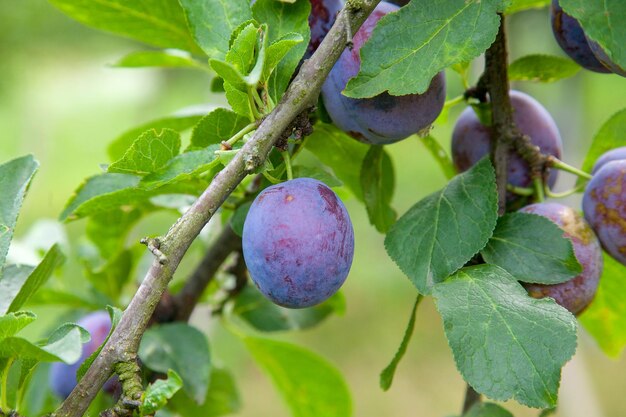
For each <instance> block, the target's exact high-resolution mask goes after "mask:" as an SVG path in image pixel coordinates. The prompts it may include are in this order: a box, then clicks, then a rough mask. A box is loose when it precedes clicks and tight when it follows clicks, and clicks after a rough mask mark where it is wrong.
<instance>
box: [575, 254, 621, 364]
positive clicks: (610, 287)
mask: <svg viewBox="0 0 626 417" xmlns="http://www.w3.org/2000/svg"><path fill="white" fill-rule="evenodd" d="M625 293H626V267H624V266H623V265H622V264H620V263H619V262H617V261H616V260H615V259H613V258H612V257H610V256H608V255H607V254H605V255H604V270H603V272H602V277H601V278H600V286H599V287H598V292H597V293H596V296H595V298H594V300H593V303H591V305H590V306H589V307H588V308H587V309H586V310H585V311H584V312H583V314H582V315H581V316H580V321H581V323H582V325H583V326H584V327H585V329H586V330H587V331H588V332H589V333H590V334H591V335H592V336H593V338H594V339H596V342H597V343H598V345H600V348H602V350H603V351H604V352H605V353H606V354H607V355H609V356H611V357H614V358H617V357H619V355H620V354H621V353H622V351H623V350H624V347H626V303H624V294H625Z"/></svg>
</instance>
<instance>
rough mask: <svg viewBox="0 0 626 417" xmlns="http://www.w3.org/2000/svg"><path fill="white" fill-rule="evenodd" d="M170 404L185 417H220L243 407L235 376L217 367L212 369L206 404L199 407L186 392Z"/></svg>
mask: <svg viewBox="0 0 626 417" xmlns="http://www.w3.org/2000/svg"><path fill="white" fill-rule="evenodd" d="M170 404H171V405H172V408H174V409H175V410H176V411H177V412H178V413H180V414H181V415H182V416H185V417H193V416H202V417H218V416H223V415H226V414H233V413H236V412H237V411H238V410H239V408H240V407H241V402H240V400H239V393H238V392H237V387H236V386H235V380H234V378H233V376H232V375H231V374H230V372H228V371H225V370H223V369H219V368H215V367H213V369H211V383H210V384H209V390H208V392H207V394H206V400H205V401H204V404H202V405H198V404H197V403H196V402H195V401H194V400H192V399H191V398H189V396H187V394H185V392H184V391H179V392H178V393H177V394H176V395H175V396H174V398H172V400H171V401H170Z"/></svg>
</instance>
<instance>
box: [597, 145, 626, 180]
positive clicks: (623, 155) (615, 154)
mask: <svg viewBox="0 0 626 417" xmlns="http://www.w3.org/2000/svg"><path fill="white" fill-rule="evenodd" d="M624 159H626V146H622V147H621V148H615V149H612V150H610V151H608V152H606V153H604V154H602V156H600V158H598V160H597V161H596V163H595V164H594V165H593V170H592V171H591V173H592V174H595V173H596V172H598V171H599V170H600V168H602V167H603V166H604V165H606V164H607V163H608V162H612V161H621V160H624Z"/></svg>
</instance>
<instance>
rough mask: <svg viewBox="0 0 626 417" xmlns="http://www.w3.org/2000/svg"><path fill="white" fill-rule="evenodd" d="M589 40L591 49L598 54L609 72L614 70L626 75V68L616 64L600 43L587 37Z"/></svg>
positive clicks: (615, 72)
mask: <svg viewBox="0 0 626 417" xmlns="http://www.w3.org/2000/svg"><path fill="white" fill-rule="evenodd" d="M587 42H589V46H590V47H591V51H592V52H593V54H594V55H595V56H596V58H597V59H598V61H600V62H601V63H602V64H603V65H604V66H605V67H607V68H608V69H609V72H612V73H614V74H617V75H621V76H622V77H626V68H622V67H620V66H619V65H618V64H616V63H615V62H614V61H613V60H612V59H611V58H609V56H608V55H607V53H606V52H605V51H604V49H603V48H602V47H601V46H600V44H599V43H597V42H596V41H594V40H592V39H590V38H589V37H587Z"/></svg>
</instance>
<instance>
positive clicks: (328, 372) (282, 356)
mask: <svg viewBox="0 0 626 417" xmlns="http://www.w3.org/2000/svg"><path fill="white" fill-rule="evenodd" d="M244 342H245V344H246V346H247V348H248V350H249V351H250V353H251V354H252V356H253V357H254V359H255V360H256V361H257V363H258V364H259V365H260V366H261V367H262V368H263V370H265V372H267V374H268V375H269V376H270V378H271V379H272V381H273V382H274V385H275V386H276V388H277V389H278V391H279V392H280V394H281V395H282V397H283V398H284V400H285V401H286V402H287V404H288V405H289V408H290V410H291V414H292V415H293V416H294V417H319V416H324V417H346V416H349V415H351V409H352V405H351V400H350V393H349V391H348V387H347V386H346V383H345V381H344V379H343V377H342V376H341V374H340V373H339V371H337V369H335V368H334V367H333V366H332V365H330V364H329V363H328V362H327V361H326V360H325V359H322V358H321V357H319V356H318V355H316V354H314V353H312V352H310V351H308V350H305V349H303V348H301V347H298V346H294V345H291V344H288V343H285V342H279V341H275V340H270V339H261V338H256V337H245V338H244Z"/></svg>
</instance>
